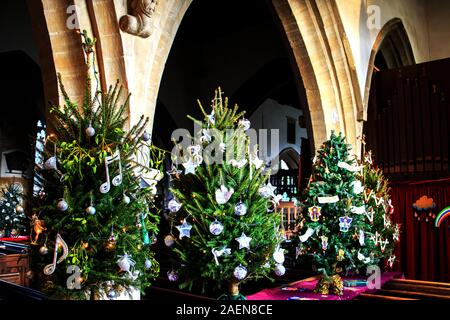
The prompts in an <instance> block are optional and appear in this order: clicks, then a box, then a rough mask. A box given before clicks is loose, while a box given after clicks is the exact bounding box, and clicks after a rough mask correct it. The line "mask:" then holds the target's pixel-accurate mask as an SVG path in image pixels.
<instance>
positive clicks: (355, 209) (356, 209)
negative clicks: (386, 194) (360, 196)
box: [350, 205, 366, 214]
mask: <svg viewBox="0 0 450 320" xmlns="http://www.w3.org/2000/svg"><path fill="white" fill-rule="evenodd" d="M350 212H351V213H355V214H364V213H366V206H365V205H362V206H359V207H355V206H352V207H351V208H350Z"/></svg>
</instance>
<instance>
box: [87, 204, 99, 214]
mask: <svg viewBox="0 0 450 320" xmlns="http://www.w3.org/2000/svg"><path fill="white" fill-rule="evenodd" d="M96 211H97V210H95V207H93V206H89V207H87V208H86V213H89V214H95V212H96Z"/></svg>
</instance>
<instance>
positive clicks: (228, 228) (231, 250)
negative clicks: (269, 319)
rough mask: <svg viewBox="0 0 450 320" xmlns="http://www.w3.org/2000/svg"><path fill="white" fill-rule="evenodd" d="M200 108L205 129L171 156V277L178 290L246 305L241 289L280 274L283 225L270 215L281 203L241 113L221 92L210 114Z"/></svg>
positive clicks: (248, 125) (281, 270)
mask: <svg viewBox="0 0 450 320" xmlns="http://www.w3.org/2000/svg"><path fill="white" fill-rule="evenodd" d="M199 105H200V108H201V110H202V113H203V115H204V121H203V122H202V121H199V120H195V119H193V118H191V119H192V120H193V121H194V122H195V123H196V124H197V125H198V126H199V127H200V129H201V130H199V131H200V132H201V134H199V135H198V139H194V143H193V144H192V145H190V146H187V148H184V152H182V150H181V148H175V150H177V151H176V152H173V153H172V154H173V156H172V159H173V161H174V167H173V168H172V170H171V171H170V172H169V174H170V176H171V183H172V186H173V187H172V188H171V192H172V193H173V199H172V200H170V202H169V204H168V207H169V209H170V211H171V221H172V222H171V223H172V233H171V234H169V235H167V236H166V239H165V243H166V245H168V246H170V247H172V249H173V252H174V256H175V258H176V261H177V262H176V263H175V264H174V266H173V270H171V271H170V272H169V273H168V276H169V280H172V281H175V280H179V281H180V282H181V284H180V287H181V288H185V287H188V288H189V289H190V290H192V288H193V287H194V285H198V286H200V287H201V288H202V290H205V288H206V287H208V288H215V289H216V290H226V289H225V288H226V287H228V288H229V295H223V296H222V298H229V299H243V298H244V297H243V296H242V295H241V294H240V293H239V285H240V284H242V283H244V282H246V281H249V280H254V279H258V278H262V277H266V278H270V274H271V273H272V272H274V271H275V273H276V274H277V275H283V274H284V272H285V268H284V266H283V262H284V252H283V250H282V249H280V242H281V236H280V233H279V225H280V217H279V215H278V214H276V213H275V212H274V210H273V206H274V203H275V201H277V199H278V198H277V197H275V194H274V191H275V188H274V187H273V186H272V185H271V184H270V182H268V172H267V170H266V169H265V166H264V163H263V161H262V160H260V159H259V157H258V155H257V146H256V145H253V146H252V143H251V141H250V139H249V135H248V134H247V133H246V132H247V131H248V130H249V128H250V122H249V121H248V120H246V119H244V118H243V112H242V113H238V106H237V105H235V106H234V108H229V107H228V99H227V98H223V95H222V92H221V90H220V89H218V90H217V91H216V94H215V97H214V99H213V100H212V110H211V113H210V114H207V113H206V112H205V111H204V108H203V107H202V105H201V104H200V103H199ZM177 147H179V146H177ZM212 149H214V152H213V156H211V157H210V156H209V154H208V152H210V151H211V150H212ZM202 151H203V156H202ZM181 156H182V157H181ZM213 158H214V159H213ZM177 164H182V168H183V169H184V171H182V170H178V169H177ZM194 288H195V287H194Z"/></svg>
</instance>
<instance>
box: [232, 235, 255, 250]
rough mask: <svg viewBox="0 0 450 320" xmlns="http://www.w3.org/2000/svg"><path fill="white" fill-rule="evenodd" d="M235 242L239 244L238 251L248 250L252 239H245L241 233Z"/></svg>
mask: <svg viewBox="0 0 450 320" xmlns="http://www.w3.org/2000/svg"><path fill="white" fill-rule="evenodd" d="M235 240H236V241H237V242H239V249H242V248H247V249H249V250H250V241H251V240H252V238H250V237H247V236H246V235H245V233H244V232H242V234H241V236H240V237H239V238H235Z"/></svg>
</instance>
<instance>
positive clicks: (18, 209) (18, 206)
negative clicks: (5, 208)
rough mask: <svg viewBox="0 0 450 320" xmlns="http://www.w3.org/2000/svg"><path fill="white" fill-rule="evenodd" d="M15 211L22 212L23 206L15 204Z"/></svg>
mask: <svg viewBox="0 0 450 320" xmlns="http://www.w3.org/2000/svg"><path fill="white" fill-rule="evenodd" d="M16 212H17V213H19V214H20V213H23V212H24V210H23V207H22V206H21V205H20V204H18V205H17V206H16Z"/></svg>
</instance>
